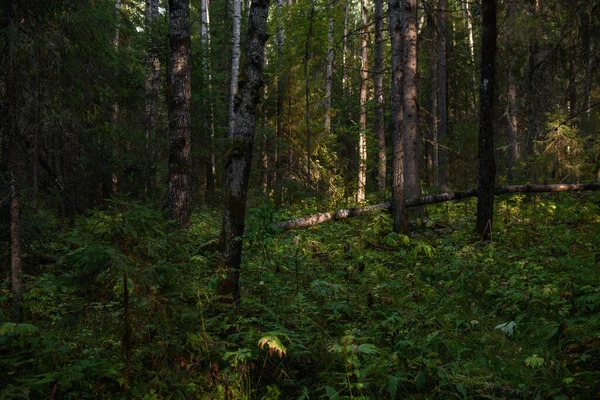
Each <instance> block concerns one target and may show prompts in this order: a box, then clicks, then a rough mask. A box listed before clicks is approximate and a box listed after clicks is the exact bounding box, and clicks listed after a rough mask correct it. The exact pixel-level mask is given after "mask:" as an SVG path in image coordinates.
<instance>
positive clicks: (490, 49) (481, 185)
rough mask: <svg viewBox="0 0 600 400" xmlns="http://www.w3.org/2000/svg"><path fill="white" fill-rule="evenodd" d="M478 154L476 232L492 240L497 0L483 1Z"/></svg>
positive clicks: (494, 180)
mask: <svg viewBox="0 0 600 400" xmlns="http://www.w3.org/2000/svg"><path fill="white" fill-rule="evenodd" d="M481 32H482V33H481V83H480V86H479V93H480V94H479V96H480V100H479V102H480V109H479V154H478V160H477V191H478V195H477V223H476V232H477V234H478V235H479V236H480V237H481V238H482V240H489V239H490V238H491V234H492V223H493V218H494V186H495V183H496V163H495V160H494V102H495V86H496V0H483V1H482V27H481Z"/></svg>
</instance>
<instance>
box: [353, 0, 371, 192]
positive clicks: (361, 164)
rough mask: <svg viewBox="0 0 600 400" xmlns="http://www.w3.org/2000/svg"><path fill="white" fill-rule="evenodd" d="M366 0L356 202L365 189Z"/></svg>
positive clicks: (362, 9) (362, 17)
mask: <svg viewBox="0 0 600 400" xmlns="http://www.w3.org/2000/svg"><path fill="white" fill-rule="evenodd" d="M366 1H367V0H361V7H360V21H361V26H362V29H361V30H362V33H361V60H360V94H359V97H360V100H359V101H360V119H359V121H360V133H359V137H358V190H357V192H356V201H357V202H358V203H362V202H363V201H365V195H366V189H367V80H368V79H369V63H368V59H367V57H368V50H369V49H368V45H369V31H368V26H367V24H368V21H367V5H366Z"/></svg>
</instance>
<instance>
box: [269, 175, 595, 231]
mask: <svg viewBox="0 0 600 400" xmlns="http://www.w3.org/2000/svg"><path fill="white" fill-rule="evenodd" d="M584 190H594V191H595V190H600V183H584V184H572V185H563V184H559V185H514V186H501V187H497V188H495V189H494V195H496V196H498V195H502V194H510V193H558V192H580V191H584ZM477 194H478V191H477V189H469V190H464V191H460V192H446V193H439V194H432V195H428V196H423V197H421V198H419V199H415V200H411V201H407V202H406V203H405V207H409V208H410V207H421V206H425V205H430V204H439V203H445V202H447V201H458V200H464V199H468V198H471V197H476V196H477ZM390 209H391V210H392V213H393V212H394V207H393V203H392V202H387V203H381V204H374V205H369V206H364V207H356V208H348V209H341V210H336V211H329V212H323V213H317V214H311V215H305V216H303V217H298V218H292V219H290V220H287V221H283V222H278V223H276V224H275V226H276V227H277V228H279V229H283V230H292V229H302V228H307V227H310V226H315V225H319V224H323V223H325V222H330V221H341V220H344V219H348V218H352V217H356V216H358V215H363V214H368V213H372V212H377V211H386V210H390Z"/></svg>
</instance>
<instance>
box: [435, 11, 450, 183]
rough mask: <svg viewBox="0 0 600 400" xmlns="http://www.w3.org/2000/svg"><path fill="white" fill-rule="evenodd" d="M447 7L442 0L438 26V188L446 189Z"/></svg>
mask: <svg viewBox="0 0 600 400" xmlns="http://www.w3.org/2000/svg"><path fill="white" fill-rule="evenodd" d="M446 5H447V0H440V3H439V7H438V13H439V26H438V34H439V36H438V43H437V45H438V54H437V55H438V71H437V72H438V79H437V80H438V81H437V84H438V101H437V112H438V117H437V133H438V142H439V143H441V144H442V148H441V151H440V147H439V146H437V144H436V147H437V149H438V152H437V153H438V166H437V168H436V169H437V171H438V176H437V186H438V187H440V188H442V189H446V188H448V151H447V150H446V149H447V146H448V74H447V59H446V58H447V57H446V54H447V52H446V50H447V48H446V30H447V29H446V22H447V15H446Z"/></svg>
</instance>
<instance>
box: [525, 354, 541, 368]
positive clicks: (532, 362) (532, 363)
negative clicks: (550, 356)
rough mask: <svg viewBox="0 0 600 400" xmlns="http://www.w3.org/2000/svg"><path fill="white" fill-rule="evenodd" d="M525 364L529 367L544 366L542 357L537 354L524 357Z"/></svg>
mask: <svg viewBox="0 0 600 400" xmlns="http://www.w3.org/2000/svg"><path fill="white" fill-rule="evenodd" d="M525 365H527V366H528V367H529V368H533V369H535V368H541V367H543V366H544V359H543V358H542V357H540V356H538V355H537V354H534V355H532V356H531V357H527V358H526V359H525Z"/></svg>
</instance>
